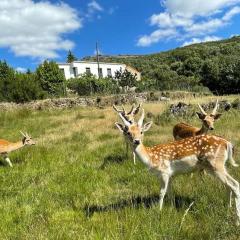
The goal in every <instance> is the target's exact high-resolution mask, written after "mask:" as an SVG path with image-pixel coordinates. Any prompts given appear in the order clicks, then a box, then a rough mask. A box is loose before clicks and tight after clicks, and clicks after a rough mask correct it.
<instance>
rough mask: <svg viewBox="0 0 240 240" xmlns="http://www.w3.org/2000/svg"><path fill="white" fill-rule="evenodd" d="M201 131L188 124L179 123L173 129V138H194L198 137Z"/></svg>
mask: <svg viewBox="0 0 240 240" xmlns="http://www.w3.org/2000/svg"><path fill="white" fill-rule="evenodd" d="M199 130H200V129H199V128H196V127H194V126H192V125H189V124H187V123H178V124H176V125H175V126H174V127H173V137H174V139H176V140H178V139H183V138H187V137H193V136H196V135H198V134H197V132H198V131H199Z"/></svg>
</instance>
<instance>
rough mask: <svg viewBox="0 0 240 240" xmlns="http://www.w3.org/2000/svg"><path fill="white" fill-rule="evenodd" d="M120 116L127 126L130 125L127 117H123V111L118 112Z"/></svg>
mask: <svg viewBox="0 0 240 240" xmlns="http://www.w3.org/2000/svg"><path fill="white" fill-rule="evenodd" d="M118 115H119V117H120V118H121V119H122V121H123V123H124V124H125V126H127V127H129V126H130V122H128V121H127V120H126V119H125V117H123V115H122V114H121V112H119V113H118Z"/></svg>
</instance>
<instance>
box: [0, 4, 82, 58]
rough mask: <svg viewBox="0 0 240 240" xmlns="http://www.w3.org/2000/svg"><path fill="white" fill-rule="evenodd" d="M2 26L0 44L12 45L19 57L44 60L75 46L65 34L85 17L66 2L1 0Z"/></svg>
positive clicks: (72, 29) (0, 19) (77, 25)
mask: <svg viewBox="0 0 240 240" xmlns="http://www.w3.org/2000/svg"><path fill="white" fill-rule="evenodd" d="M0 26H1V31H0V47H7V48H10V50H11V51H12V52H14V53H15V55H17V56H30V57H35V58H40V59H43V58H56V57H58V53H57V52H58V51H59V50H69V49H72V48H73V46H74V43H73V42H72V41H70V40H68V39H66V38H65V37H63V34H66V33H70V32H73V31H75V30H77V29H79V28H80V27H82V20H81V19H80V18H79V17H78V15H77V12H76V11H75V10H74V9H73V8H71V7H70V6H69V5H67V4H65V3H63V2H61V3H59V4H53V3H50V2H47V1H38V2H34V1H33V0H1V1H0Z"/></svg>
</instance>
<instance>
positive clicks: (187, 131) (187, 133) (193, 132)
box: [173, 100, 222, 140]
mask: <svg viewBox="0 0 240 240" xmlns="http://www.w3.org/2000/svg"><path fill="white" fill-rule="evenodd" d="M198 106H199V108H200V110H201V112H197V115H198V117H199V119H200V120H201V121H202V127H201V128H197V127H194V126H192V125H189V124H186V123H178V124H176V125H175V126H174V127H173V137H174V139H175V140H179V139H183V138H187V137H192V136H197V135H201V134H204V133H205V134H206V133H208V131H209V130H214V122H215V120H217V119H219V118H220V117H221V115H222V114H221V113H217V109H218V107H219V104H218V100H217V102H216V105H215V107H214V109H213V111H212V113H211V114H207V113H206V112H205V111H204V109H203V108H202V107H201V105H200V104H198Z"/></svg>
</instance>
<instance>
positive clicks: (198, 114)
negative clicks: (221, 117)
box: [196, 112, 206, 120]
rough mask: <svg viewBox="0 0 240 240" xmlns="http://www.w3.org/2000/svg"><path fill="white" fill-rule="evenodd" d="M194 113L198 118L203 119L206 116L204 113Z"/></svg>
mask: <svg viewBox="0 0 240 240" xmlns="http://www.w3.org/2000/svg"><path fill="white" fill-rule="evenodd" d="M196 114H197V116H198V118H199V119H201V120H203V119H204V118H205V117H206V115H205V114H203V113H200V112H196Z"/></svg>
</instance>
